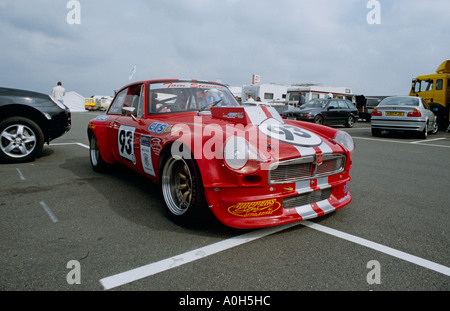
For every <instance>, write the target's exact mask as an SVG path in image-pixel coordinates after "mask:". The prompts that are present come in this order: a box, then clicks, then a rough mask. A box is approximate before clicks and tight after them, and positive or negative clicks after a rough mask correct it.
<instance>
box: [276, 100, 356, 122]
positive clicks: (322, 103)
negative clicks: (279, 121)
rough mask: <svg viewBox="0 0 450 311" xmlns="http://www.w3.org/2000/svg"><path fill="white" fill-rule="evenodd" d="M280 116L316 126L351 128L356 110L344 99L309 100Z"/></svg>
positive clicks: (354, 120)
mask: <svg viewBox="0 0 450 311" xmlns="http://www.w3.org/2000/svg"><path fill="white" fill-rule="evenodd" d="M282 116H283V118H286V119H291V120H301V121H310V122H314V123H316V124H344V125H345V126H346V127H353V126H354V125H355V122H356V120H358V109H356V107H355V105H354V104H353V103H352V102H351V101H349V100H346V99H336V98H334V99H311V100H310V101H308V102H307V103H306V104H304V105H302V106H300V107H299V108H297V109H291V110H287V111H285V112H283V113H282Z"/></svg>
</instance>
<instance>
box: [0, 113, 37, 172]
mask: <svg viewBox="0 0 450 311" xmlns="http://www.w3.org/2000/svg"><path fill="white" fill-rule="evenodd" d="M43 147H44V134H43V132H42V130H41V128H40V127H39V125H37V124H36V123H35V122H34V121H32V120H30V119H28V118H23V117H12V118H8V119H6V120H4V121H3V122H1V123H0V161H2V162H7V163H23V162H31V161H34V160H35V159H36V157H37V156H38V155H39V154H40V153H41V151H42V148H43Z"/></svg>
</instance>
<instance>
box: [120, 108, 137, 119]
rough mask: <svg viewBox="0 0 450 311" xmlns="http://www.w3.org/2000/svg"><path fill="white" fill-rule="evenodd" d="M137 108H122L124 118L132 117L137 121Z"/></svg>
mask: <svg viewBox="0 0 450 311" xmlns="http://www.w3.org/2000/svg"><path fill="white" fill-rule="evenodd" d="M135 114H136V108H135V107H122V116H124V117H126V116H131V118H132V119H133V120H134V121H136V116H135Z"/></svg>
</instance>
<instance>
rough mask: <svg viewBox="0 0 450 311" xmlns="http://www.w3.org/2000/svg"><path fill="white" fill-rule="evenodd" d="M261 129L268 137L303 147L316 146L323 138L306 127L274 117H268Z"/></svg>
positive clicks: (260, 126)
mask: <svg viewBox="0 0 450 311" xmlns="http://www.w3.org/2000/svg"><path fill="white" fill-rule="evenodd" d="M259 130H260V131H261V132H262V133H263V134H265V135H267V136H268V137H270V138H272V139H275V140H278V141H281V142H283V143H286V144H290V145H294V146H302V147H316V146H319V145H320V144H321V143H322V139H321V138H320V137H319V136H317V135H316V134H314V133H312V132H310V131H307V130H305V129H302V128H299V127H296V126H293V125H288V124H284V123H281V122H280V121H278V120H275V119H273V118H270V119H267V120H265V121H264V122H262V123H261V124H260V125H259Z"/></svg>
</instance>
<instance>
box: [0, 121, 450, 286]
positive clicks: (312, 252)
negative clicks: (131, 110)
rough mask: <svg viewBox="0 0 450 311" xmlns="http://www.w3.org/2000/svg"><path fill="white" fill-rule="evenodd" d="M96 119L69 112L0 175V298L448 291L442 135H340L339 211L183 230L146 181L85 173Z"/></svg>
mask: <svg viewBox="0 0 450 311" xmlns="http://www.w3.org/2000/svg"><path fill="white" fill-rule="evenodd" d="M97 114H98V113H74V114H73V128H72V130H71V131H70V132H69V133H68V134H66V135H65V136H63V137H62V138H60V139H58V140H56V141H54V142H52V144H51V145H50V146H45V147H44V151H43V154H42V156H41V157H40V158H38V159H37V160H36V161H35V162H32V163H26V164H19V165H17V164H16V165H10V164H8V165H6V164H2V165H0V176H1V179H0V233H1V237H2V242H1V244H0V249H1V252H0V266H1V270H0V290H2V291H37V290H39V291H41V290H45V291H72V290H73V291H103V290H112V291H114V290H117V291H121V290H128V291H141V290H145V291H211V290H212V291H336V290H343V291H448V290H450V282H449V281H450V268H449V267H450V252H449V249H450V239H449V234H450V233H449V220H450V219H449V210H448V207H449V198H450V197H449V190H450V183H449V174H450V159H449V156H450V133H445V132H439V133H438V134H436V135H430V136H429V137H428V139H427V140H421V139H418V138H417V137H414V136H411V135H398V134H386V135H383V136H382V137H377V138H374V137H372V136H371V133H370V124H369V123H364V122H359V123H358V124H357V125H356V126H355V127H354V128H352V129H345V128H342V129H343V130H346V131H348V132H349V133H350V134H351V135H352V136H353V138H354V141H355V143H356V146H357V147H356V148H357V149H356V151H355V154H354V160H353V162H354V166H353V169H352V172H351V175H352V182H351V186H350V187H351V188H350V191H351V193H352V195H353V202H352V203H351V204H350V205H348V206H346V207H344V208H343V209H341V210H339V211H337V212H335V213H333V214H331V215H327V216H325V217H323V218H319V219H316V220H314V221H311V222H304V223H298V224H295V225H291V226H286V227H280V228H271V229H269V230H267V229H261V230H253V231H242V230H235V229H230V228H226V227H224V226H222V225H219V224H217V223H211V224H205V225H204V226H202V227H196V228H183V227H179V226H177V225H175V224H174V223H172V222H171V221H170V220H169V219H167V217H166V215H165V212H164V210H163V206H162V201H161V198H160V194H159V191H158V188H157V186H156V185H154V184H152V183H151V182H149V181H148V180H146V179H144V178H143V177H140V176H137V175H135V174H134V173H131V172H128V171H126V170H122V169H117V170H116V171H114V172H111V173H108V174H98V173H95V172H94V171H93V170H92V169H91V166H90V162H89V156H88V140H87V136H86V126H87V123H88V121H89V120H90V119H92V118H94V117H95V116H96V115H97Z"/></svg>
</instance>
